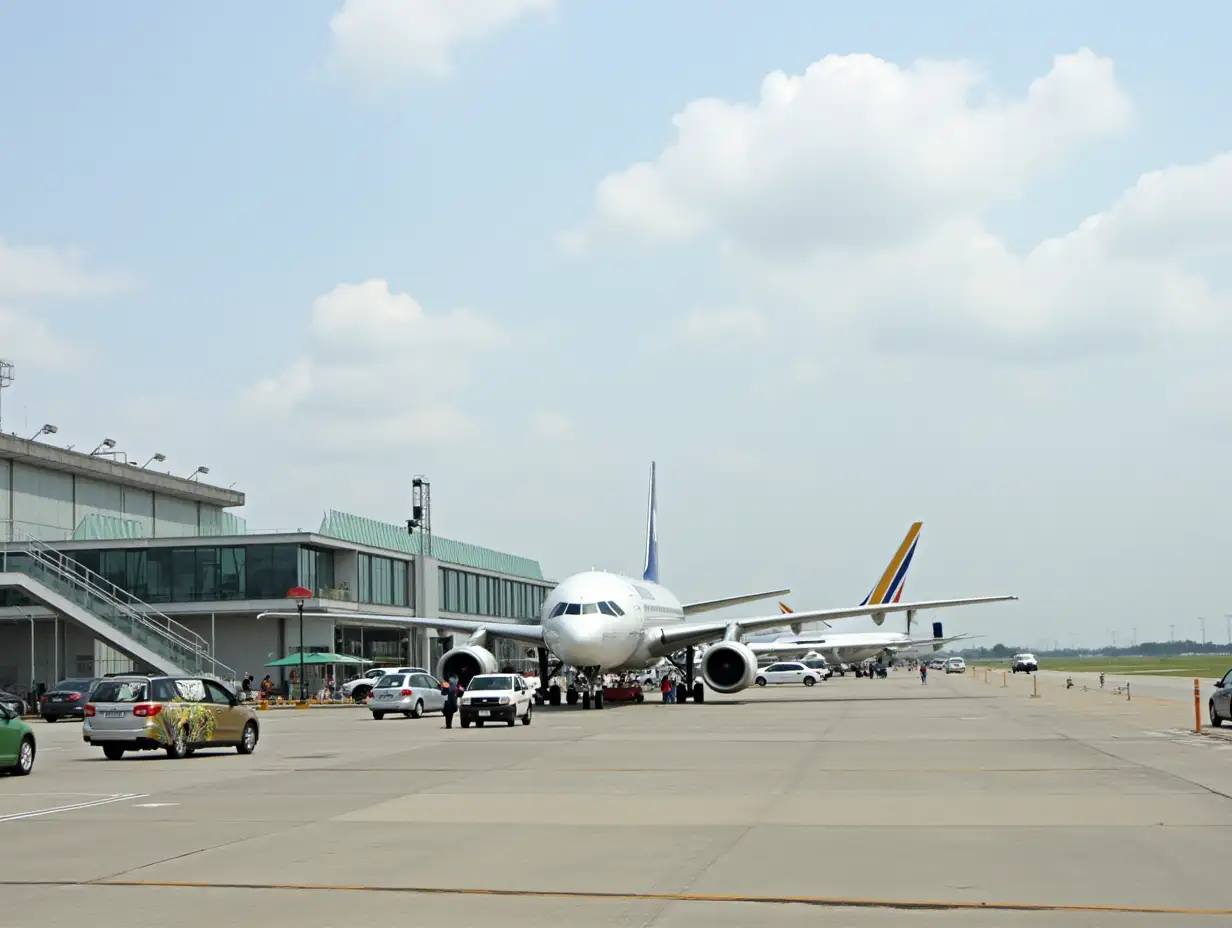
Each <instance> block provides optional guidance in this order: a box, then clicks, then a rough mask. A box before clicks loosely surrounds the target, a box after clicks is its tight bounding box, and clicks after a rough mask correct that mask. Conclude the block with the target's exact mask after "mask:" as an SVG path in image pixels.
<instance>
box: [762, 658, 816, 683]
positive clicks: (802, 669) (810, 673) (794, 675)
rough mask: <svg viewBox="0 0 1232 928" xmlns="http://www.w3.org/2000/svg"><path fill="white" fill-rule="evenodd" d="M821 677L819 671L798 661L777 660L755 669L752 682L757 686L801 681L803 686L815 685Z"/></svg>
mask: <svg viewBox="0 0 1232 928" xmlns="http://www.w3.org/2000/svg"><path fill="white" fill-rule="evenodd" d="M822 679H823V678H822V676H821V674H820V673H819V672H817V671H816V670H814V669H813V668H812V667H808V666H806V665H805V664H803V663H801V662H800V661H779V663H777V664H771V665H770V666H769V667H767V668H766V669H765V670H759V671H757V678H756V679H755V680H754V681H753V682H754V683H756V684H757V685H758V686H766V685H768V684H771V683H803V684H804V685H805V686H816V685H817V684H818V683H820V682H821V681H822Z"/></svg>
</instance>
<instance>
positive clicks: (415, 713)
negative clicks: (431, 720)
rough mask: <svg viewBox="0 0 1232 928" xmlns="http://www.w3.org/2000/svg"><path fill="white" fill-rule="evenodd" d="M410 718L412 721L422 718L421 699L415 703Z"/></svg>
mask: <svg viewBox="0 0 1232 928" xmlns="http://www.w3.org/2000/svg"><path fill="white" fill-rule="evenodd" d="M411 718H413V719H421V718H423V700H422V699H421V700H419V701H418V702H417V703H415V708H414V709H412V710H411Z"/></svg>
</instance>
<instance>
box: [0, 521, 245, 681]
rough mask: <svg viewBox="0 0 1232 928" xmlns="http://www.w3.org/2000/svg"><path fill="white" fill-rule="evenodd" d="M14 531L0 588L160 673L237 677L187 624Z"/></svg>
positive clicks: (0, 567) (2, 555) (2, 561)
mask: <svg viewBox="0 0 1232 928" xmlns="http://www.w3.org/2000/svg"><path fill="white" fill-rule="evenodd" d="M12 536H13V540H12V541H10V542H6V543H4V545H3V551H2V552H0V589H14V590H20V591H21V592H23V593H25V594H26V595H27V596H29V597H30V598H31V599H33V600H35V601H36V602H39V603H41V604H42V605H44V606H46V607H47V608H48V609H50V610H52V611H53V612H56V613H59V614H60V615H61V616H63V617H64V618H66V619H69V620H71V621H73V622H76V623H77V624H79V625H82V626H84V627H85V628H87V629H89V630H90V631H91V632H92V633H93V634H94V635H95V637H97V638H100V639H102V640H103V641H106V642H107V643H108V644H110V645H111V646H112V647H114V648H116V649H117V650H119V651H122V652H124V653H125V654H127V655H129V657H132V658H133V659H134V660H138V661H141V662H142V663H144V664H148V665H149V666H151V667H153V668H155V669H156V670H158V671H160V672H161V673H168V674H210V675H213V676H217V677H221V678H223V679H234V678H235V671H234V670H232V669H231V668H230V667H228V666H227V665H225V664H223V663H220V662H219V661H217V660H215V659H214V657H213V655H211V654H210V647H209V642H207V641H206V640H205V639H204V638H203V637H201V636H200V635H198V634H197V633H196V632H194V631H193V630H192V629H191V628H189V627H188V626H186V625H183V624H181V623H180V622H177V621H175V619H172V618H171V617H170V616H166V615H164V614H163V613H161V612H159V611H158V610H157V609H155V608H154V607H153V606H151V605H150V604H149V603H145V602H142V601H141V600H140V599H138V598H137V597H135V596H133V595H132V594H131V593H129V592H127V591H126V590H124V589H122V588H120V587H118V586H116V585H115V584H114V583H112V582H111V581H110V580H108V579H107V578H105V577H103V576H100V575H99V574H97V573H95V572H94V571H92V570H90V569H88V568H87V567H85V566H84V565H83V564H81V563H80V562H78V561H75V560H73V559H72V558H71V557H69V555H68V554H65V553H64V552H62V551H57V550H56V549H55V548H53V547H51V546H50V545H48V544H46V543H45V542H42V541H39V540H38V539H36V538H34V537H33V536H31V535H28V534H27V533H25V532H23V531H22V530H21V529H18V528H17V527H16V526H14V527H13V532H12Z"/></svg>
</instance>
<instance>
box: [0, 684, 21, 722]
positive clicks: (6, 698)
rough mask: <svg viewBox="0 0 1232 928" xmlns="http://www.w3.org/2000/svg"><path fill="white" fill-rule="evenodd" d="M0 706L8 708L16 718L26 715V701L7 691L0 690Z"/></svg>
mask: <svg viewBox="0 0 1232 928" xmlns="http://www.w3.org/2000/svg"><path fill="white" fill-rule="evenodd" d="M0 706H8V707H9V708H10V709H12V710H13V712H14V713H16V714H17V717H18V718H20V717H21V716H23V715H25V714H26V701H25V700H24V699H22V698H21V697H20V696H18V695H17V694H16V693H10V692H9V691H8V690H0Z"/></svg>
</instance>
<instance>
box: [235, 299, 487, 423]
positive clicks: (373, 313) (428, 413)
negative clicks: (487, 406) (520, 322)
mask: <svg viewBox="0 0 1232 928" xmlns="http://www.w3.org/2000/svg"><path fill="white" fill-rule="evenodd" d="M308 335H309V349H308V353H307V354H306V355H305V356H304V357H302V358H299V359H298V360H296V361H294V362H292V363H291V364H289V365H288V366H287V367H286V368H285V369H284V370H283V371H282V372H280V373H278V374H276V375H275V376H273V377H269V378H266V379H264V380H261V381H259V382H257V383H256V384H254V385H253V386H252V387H251V388H250V389H249V390H247V391H246V392H245V393H244V395H243V404H244V407H245V408H246V409H248V410H249V411H250V412H251V413H253V414H255V415H257V416H268V415H284V416H285V415H296V416H299V417H301V418H303V419H305V420H311V422H312V423H313V424H314V427H315V428H316V429H318V430H325V431H323V432H321V434H328V435H329V436H330V437H332V438H335V439H336V438H340V437H345V436H351V437H355V438H359V437H362V438H364V439H365V440H367V441H378V442H381V443H386V444H389V443H394V444H399V443H404V442H407V441H416V440H432V441H455V440H459V439H463V438H466V437H468V436H470V435H472V434H474V432H475V425H474V423H473V422H471V420H470V419H469V418H468V417H467V416H466V415H465V414H463V413H461V412H459V411H458V409H457V408H456V407H455V405H454V398H455V395H456V394H457V393H458V392H459V391H460V390H462V389H463V388H464V387H465V386H466V385H467V384H468V383H469V382H470V379H471V376H472V371H473V367H474V364H475V363H476V361H477V360H478V359H479V358H480V357H481V356H484V355H490V354H492V353H493V352H495V351H497V350H498V349H500V348H501V347H504V346H506V345H507V343H508V340H509V337H508V336H507V335H506V333H505V332H503V331H502V330H501V329H500V328H499V327H498V326H496V325H495V324H494V323H492V322H489V321H488V320H486V319H484V318H483V317H481V316H479V315H477V314H475V313H473V312H471V311H469V310H454V311H452V312H446V313H428V312H426V311H425V310H424V309H423V307H422V306H420V305H419V303H418V302H416V301H415V300H414V299H413V298H412V297H410V296H409V295H408V294H405V293H391V292H390V290H389V284H388V283H387V282H386V281H384V280H368V281H365V282H363V283H361V284H340V285H339V286H337V287H335V288H334V289H333V290H331V291H330V292H329V293H327V294H325V295H324V296H321V297H319V298H318V299H317V300H316V301H315V302H314V303H313V308H312V321H311V324H310V327H309V333H308Z"/></svg>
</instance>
